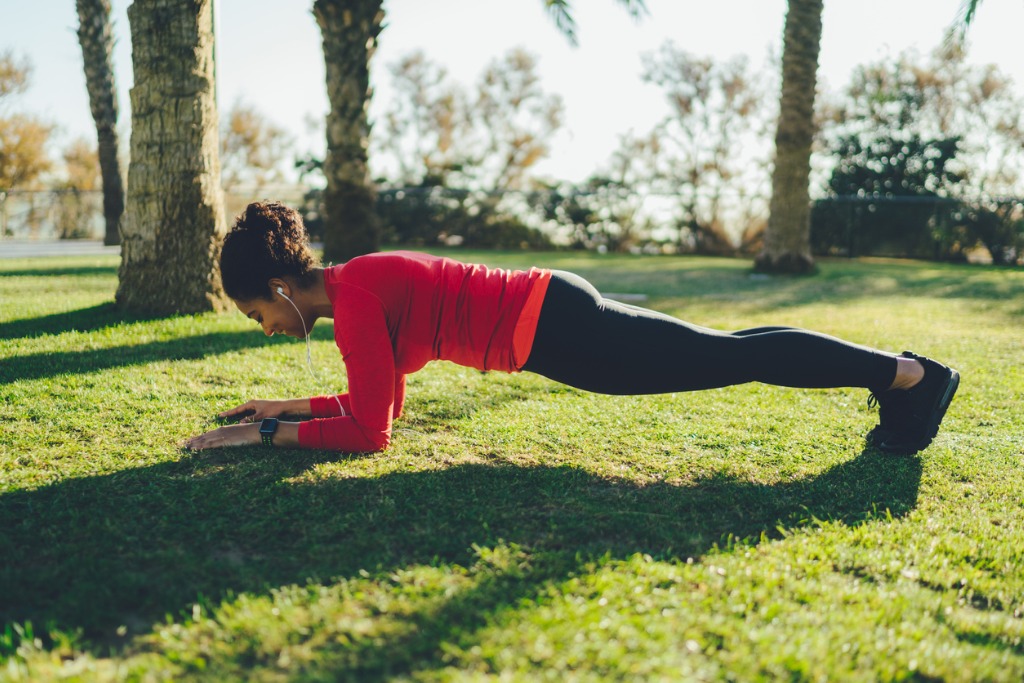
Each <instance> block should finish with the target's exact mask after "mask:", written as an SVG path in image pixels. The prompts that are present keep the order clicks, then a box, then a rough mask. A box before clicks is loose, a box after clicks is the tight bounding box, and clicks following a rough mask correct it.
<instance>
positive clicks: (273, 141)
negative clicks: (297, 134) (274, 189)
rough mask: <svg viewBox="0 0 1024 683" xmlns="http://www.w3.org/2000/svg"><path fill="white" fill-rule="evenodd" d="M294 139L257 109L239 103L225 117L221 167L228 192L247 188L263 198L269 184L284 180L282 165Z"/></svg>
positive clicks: (222, 127)
mask: <svg viewBox="0 0 1024 683" xmlns="http://www.w3.org/2000/svg"><path fill="white" fill-rule="evenodd" d="M291 145H292V139H291V137H290V136H289V135H288V133H287V131H285V130H284V129H283V128H281V127H280V126H278V125H276V124H274V123H273V122H272V121H270V120H269V119H267V117H266V116H264V115H263V113H262V112H260V111H259V110H258V109H256V107H254V106H252V105H249V104H245V103H244V102H242V101H241V100H239V101H236V102H235V103H234V105H232V107H231V109H229V110H228V112H227V116H224V117H222V118H221V130H220V168H221V185H222V187H223V188H224V192H226V193H231V192H234V191H236V190H238V189H239V188H240V187H241V186H243V185H244V186H245V189H246V191H247V192H249V193H251V194H252V195H260V193H261V192H262V191H263V187H264V186H265V185H266V184H267V183H272V182H279V181H281V180H282V179H283V178H284V175H283V172H282V169H281V163H282V160H283V159H284V158H285V156H286V155H287V154H288V151H289V149H290V148H291Z"/></svg>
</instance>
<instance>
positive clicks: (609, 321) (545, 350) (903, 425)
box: [187, 202, 959, 454]
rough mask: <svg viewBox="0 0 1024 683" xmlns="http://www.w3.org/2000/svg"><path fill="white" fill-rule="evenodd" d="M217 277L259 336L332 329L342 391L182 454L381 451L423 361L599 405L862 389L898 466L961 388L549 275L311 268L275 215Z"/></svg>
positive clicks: (264, 406)
mask: <svg viewBox="0 0 1024 683" xmlns="http://www.w3.org/2000/svg"><path fill="white" fill-rule="evenodd" d="M220 265H221V274H222V277H223V282H224V290H225V291H226V292H227V294H228V296H230V297H231V299H232V300H233V301H234V303H235V305H236V306H238V309H239V310H240V311H241V312H242V313H243V314H245V315H246V316H248V317H249V318H252V319H253V320H254V321H256V323H257V324H259V325H260V326H261V327H262V328H263V331H264V333H265V334H267V335H273V334H275V333H280V334H287V335H291V336H293V337H300V338H307V343H308V335H309V332H310V330H312V327H313V323H314V322H315V321H316V320H317V319H318V318H332V319H333V320H334V339H335V341H336V342H337V345H338V349H339V350H340V351H341V355H342V359H343V360H344V362H345V368H346V371H347V374H348V385H349V391H348V393H346V394H341V395H338V396H314V397H312V398H300V399H285V400H258V399H257V400H252V401H248V402H247V403H244V404H243V405H240V406H238V407H236V408H232V409H230V410H227V411H225V412H223V413H221V414H220V417H223V418H229V419H239V420H240V421H241V422H240V424H232V425H226V426H222V427H219V428H218V429H214V430H212V431H209V432H207V433H205V434H201V435H199V436H196V437H194V438H192V439H191V440H189V442H188V444H187V447H188V448H191V449H196V450H199V449H205V448H217V447H222V446H241V445H252V444H259V443H263V444H265V445H267V446H279V447H304V448H318V449H328V450H337V451H350V452H359V451H376V450H381V449H384V448H386V447H387V446H388V443H389V442H390V439H391V424H392V421H393V420H394V419H396V418H398V417H399V416H401V414H402V404H403V401H404V399H405V378H406V375H408V374H410V373H412V372H416V371H417V370H419V369H420V368H422V367H423V366H424V365H426V364H427V363H428V362H430V361H432V360H448V361H452V362H454V363H458V364H460V365H465V366H469V367H472V368H477V369H478V370H498V371H504V372H520V371H522V372H534V373H537V374H540V375H543V376H545V377H548V378H550V379H553V380H555V381H557V382H562V383H564V384H568V385H570V386H573V387H577V388H580V389H584V390H587V391H593V392H599V393H604V394H620V395H621V394H658V393H668V392H676V391H694V390H697V389H711V388H715V387H724V386H729V385H733V384H741V383H744V382H763V383H765V384H776V385H780V386H787V387H807V388H815V387H817V388H822V387H864V388H866V389H869V390H870V391H871V393H872V396H873V398H874V400H875V401H877V403H878V405H879V417H880V422H879V424H878V425H876V426H875V427H874V429H872V430H871V432H870V433H869V434H868V440H869V442H870V443H871V444H872V445H874V446H876V447H877V448H878V449H880V450H881V451H884V452H889V453H900V454H911V453H916V452H918V451H920V450H922V449H924V448H925V447H927V446H928V444H930V443H931V441H932V439H933V438H934V436H935V434H936V433H937V432H938V428H939V423H940V422H941V421H942V417H943V415H945V413H946V409H947V408H948V406H949V404H950V401H952V399H953V395H954V393H955V392H956V389H957V386H958V384H959V375H958V373H957V372H956V371H955V370H952V369H950V368H948V367H946V366H944V365H942V364H940V363H938V362H936V361H933V360H930V359H928V358H924V357H921V356H918V355H915V354H913V353H910V352H909V351H908V352H904V353H903V354H901V355H895V354H891V353H886V352H883V351H878V350H875V349H871V348H867V347H864V346H859V345H856V344H851V343H849V342H846V341H842V340H840V339H836V338H834V337H830V336H827V335H824V334H819V333H817V332H811V331H808V330H801V329H795V328H790V327H759V328H755V329H749V330H742V331H739V332H731V333H730V332H719V331H716V330H711V329H707V328H704V327H698V326H696V325H692V324H690V323H687V322H684V321H682V320H678V319H676V318H673V317H671V316H668V315H664V314H662V313H658V312H655V311H651V310H647V309H644V308H638V307H635V306H628V305H625V304H621V303H617V302H614V301H610V300H608V299H604V298H602V297H601V295H600V294H599V293H598V292H597V290H595V289H594V287H593V286H592V285H590V283H588V282H587V281H586V280H584V279H583V278H581V277H579V276H577V275H574V274H572V273H567V272H562V271H557V270H542V269H537V268H531V269H530V270H528V271H509V270H501V269H490V268H487V267H484V266H481V265H470V264H465V263H460V262H458V261H454V260H451V259H447V258H440V257H437V256H430V255H427V254H420V253H413V252H388V253H379V254H370V255H368V256H360V257H358V258H354V259H352V260H351V261H349V262H347V263H345V264H342V265H339V266H332V267H329V268H321V267H319V265H318V262H317V259H316V257H315V256H314V255H313V253H312V251H311V250H310V247H309V241H308V237H307V235H306V230H305V227H304V226H303V224H302V218H301V217H300V216H299V214H298V212H296V211H295V210H294V209H291V208H289V207H286V206H284V205H282V204H278V203H264V202H256V203H253V204H250V205H249V206H248V207H247V208H246V210H245V212H244V213H243V214H242V215H240V216H239V217H238V218H237V219H236V221H235V225H234V227H233V228H232V230H231V231H230V232H229V233H228V235H227V237H226V238H225V240H224V247H223V250H222V252H221V257H220ZM281 416H292V417H297V418H311V419H303V420H301V421H296V422H290V421H284V420H279V419H278V418H280V417H281Z"/></svg>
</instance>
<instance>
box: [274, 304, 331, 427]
mask: <svg viewBox="0 0 1024 683" xmlns="http://www.w3.org/2000/svg"><path fill="white" fill-rule="evenodd" d="M277 293H278V294H280V295H281V296H283V297H284V298H285V301H287V302H288V303H290V304H291V305H292V308H294V309H295V312H296V313H298V314H299V320H300V321H302V334H303V335H304V336H305V338H306V367H308V368H309V374H310V376H311V377H312V378H313V381H314V382H316V383H317V384H318V385H319V386H320V390H321V391H324V389H323V386H324V383H323V382H321V381H320V378H319V377H317V376H316V373H315V372H313V356H312V354H311V353H310V350H309V333H310V332H311V331H312V330H307V329H306V319H305V318H303V317H302V311H300V310H299V307H298V306H296V305H295V302H294V301H292V300H291V298H290V297H289V296H288V295H287V294H285V293H284V288H283V287H278V288H277ZM325 393H327V392H325ZM331 396H333V397H334V400H335V401H337V403H338V409H339V410H340V411H341V415H342V417H344V416H345V415H347V414H348V413H346V412H345V408H344V406H342V405H341V399H340V398H338V396H337V395H336V394H331Z"/></svg>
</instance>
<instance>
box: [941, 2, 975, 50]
mask: <svg viewBox="0 0 1024 683" xmlns="http://www.w3.org/2000/svg"><path fill="white" fill-rule="evenodd" d="M979 7H981V0H963V1H962V2H961V3H960V9H959V10H957V13H956V19H955V20H954V21H953V25H952V26H950V27H949V35H948V36H947V37H948V39H949V41H950V42H955V43H963V42H964V40H966V39H967V29H969V28H970V27H971V24H973V23H974V19H975V17H976V16H977V14H978V8H979Z"/></svg>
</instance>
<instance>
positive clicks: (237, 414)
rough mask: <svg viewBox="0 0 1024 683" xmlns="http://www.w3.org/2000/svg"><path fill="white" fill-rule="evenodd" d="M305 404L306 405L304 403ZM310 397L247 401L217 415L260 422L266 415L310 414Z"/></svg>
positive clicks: (240, 420)
mask: <svg viewBox="0 0 1024 683" xmlns="http://www.w3.org/2000/svg"><path fill="white" fill-rule="evenodd" d="M303 404H305V405H303ZM309 414H310V409H309V399H308V398H295V399H283V400H260V399H255V400H252V401H246V402H245V403H243V404H242V405H240V406H237V407H235V408H231V409H229V410H225V411H224V412H223V413H218V414H217V417H221V418H224V419H227V420H233V419H236V418H239V420H238V421H239V422H259V421H260V420H262V419H263V418H265V417H281V416H282V415H298V416H309Z"/></svg>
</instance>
